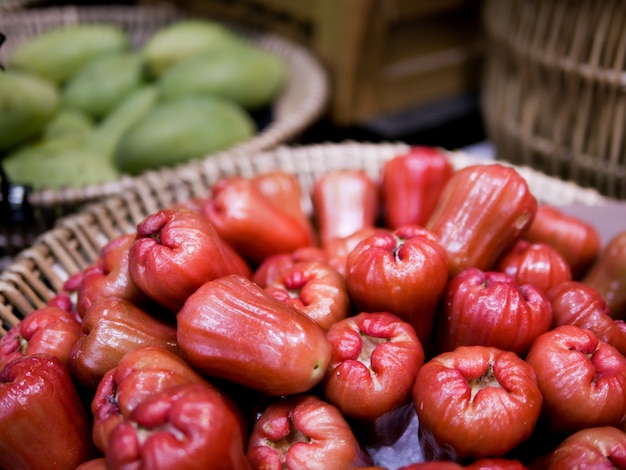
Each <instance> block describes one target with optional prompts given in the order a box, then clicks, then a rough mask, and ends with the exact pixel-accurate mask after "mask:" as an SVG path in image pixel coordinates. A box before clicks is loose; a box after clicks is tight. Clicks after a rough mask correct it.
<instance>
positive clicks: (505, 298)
mask: <svg viewBox="0 0 626 470" xmlns="http://www.w3.org/2000/svg"><path fill="white" fill-rule="evenodd" d="M439 320H440V321H439V329H440V331H439V332H438V338H439V339H438V343H439V346H440V352H443V351H452V350H454V349H455V348H457V347H458V346H472V345H481V346H493V347H496V348H499V349H504V350H507V351H513V352H515V353H516V354H517V355H519V356H520V357H524V356H525V355H526V353H527V352H528V349H529V348H530V346H531V345H532V343H533V341H534V340H535V339H536V338H537V337H538V336H539V335H541V334H542V333H545V332H546V331H548V330H549V329H550V327H551V325H552V305H551V303H550V301H549V300H548V297H547V296H546V295H545V294H544V293H543V292H542V291H541V290H539V289H538V288H536V287H535V286H533V285H530V284H526V285H522V286H520V285H518V284H517V282H516V281H515V279H513V278H512V277H511V276H509V275H508V274H506V273H502V272H498V271H481V270H480V269H478V268H468V269H466V270H465V271H462V272H461V273H459V274H457V275H456V276H454V277H453V278H452V279H450V281H449V282H448V284H447V286H446V291H445V294H444V300H443V302H442V307H441V315H440V317H439Z"/></svg>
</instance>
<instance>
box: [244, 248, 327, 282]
mask: <svg viewBox="0 0 626 470" xmlns="http://www.w3.org/2000/svg"><path fill="white" fill-rule="evenodd" d="M299 261H319V262H322V263H327V262H328V257H327V256H326V253H325V252H324V250H322V249H321V248H320V247H317V246H306V247H303V248H298V249H296V250H294V251H292V252H291V253H278V254H276V255H272V256H268V257H267V258H265V259H264V260H263V261H262V262H261V264H259V265H258V266H257V267H256V269H255V270H254V272H253V273H252V280H253V281H254V282H255V283H256V284H258V285H259V286H261V287H267V286H268V285H269V284H272V283H273V282H275V281H277V280H279V279H280V278H281V276H282V275H283V273H284V272H286V271H287V270H289V269H290V268H291V267H292V266H293V265H294V264H296V263H298V262H299Z"/></svg>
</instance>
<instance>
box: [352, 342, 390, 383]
mask: <svg viewBox="0 0 626 470" xmlns="http://www.w3.org/2000/svg"><path fill="white" fill-rule="evenodd" d="M359 335H360V336H361V341H362V344H361V353H360V354H359V359H358V360H359V362H362V363H363V364H364V365H365V366H367V368H368V369H369V371H370V373H371V374H373V375H375V374H376V373H375V372H374V370H373V369H372V362H371V359H372V352H373V351H374V349H376V347H377V346H378V345H379V344H382V343H386V342H388V341H389V338H377V337H374V336H369V335H366V334H364V333H363V332H359Z"/></svg>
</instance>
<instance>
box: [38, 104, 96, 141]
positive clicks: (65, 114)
mask: <svg viewBox="0 0 626 470" xmlns="http://www.w3.org/2000/svg"><path fill="white" fill-rule="evenodd" d="M94 126H95V124H94V121H93V119H91V117H90V116H88V115H87V114H85V113H84V112H82V111H80V110H78V109H72V108H63V107H61V108H60V109H59V110H58V111H57V113H56V114H55V115H54V116H53V117H52V119H50V121H48V123H47V124H46V126H45V127H44V129H43V131H42V133H41V137H42V139H45V140H51V139H56V138H60V137H83V136H87V135H89V134H90V133H91V131H93V129H94Z"/></svg>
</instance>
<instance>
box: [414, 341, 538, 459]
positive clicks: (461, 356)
mask: <svg viewBox="0 0 626 470" xmlns="http://www.w3.org/2000/svg"><path fill="white" fill-rule="evenodd" d="M542 402H543V397H542V395H541V391H540V390H539V387H538V385H537V379H536V376H535V371H534V369H533V368H532V367H531V366H530V365H529V364H527V363H526V362H525V361H523V360H522V359H521V358H520V357H519V356H517V355H516V354H515V353H513V352H510V351H503V350H500V349H498V348H493V347H486V346H460V347H458V348H457V349H455V350H454V351H450V352H445V353H442V354H440V355H438V356H435V357H434V358H432V359H430V360H429V361H427V362H426V363H425V364H424V365H423V366H422V367H421V368H420V370H419V371H418V373H417V378H416V380H415V385H414V388H413V403H414V405H415V409H416V411H417V415H418V418H419V423H420V428H419V429H420V431H419V432H420V441H421V445H422V449H423V454H424V456H425V458H426V460H437V459H449V460H454V461H459V462H463V461H467V460H474V459H479V458H489V457H502V456H504V455H506V454H507V453H508V452H510V451H511V450H513V449H514V448H515V447H516V446H518V445H519V444H520V443H522V442H524V441H525V440H526V439H528V438H529V437H530V436H531V434H532V432H533V430H534V427H535V424H536V422H537V420H538V418H539V414H540V411H541V406H542Z"/></svg>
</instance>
